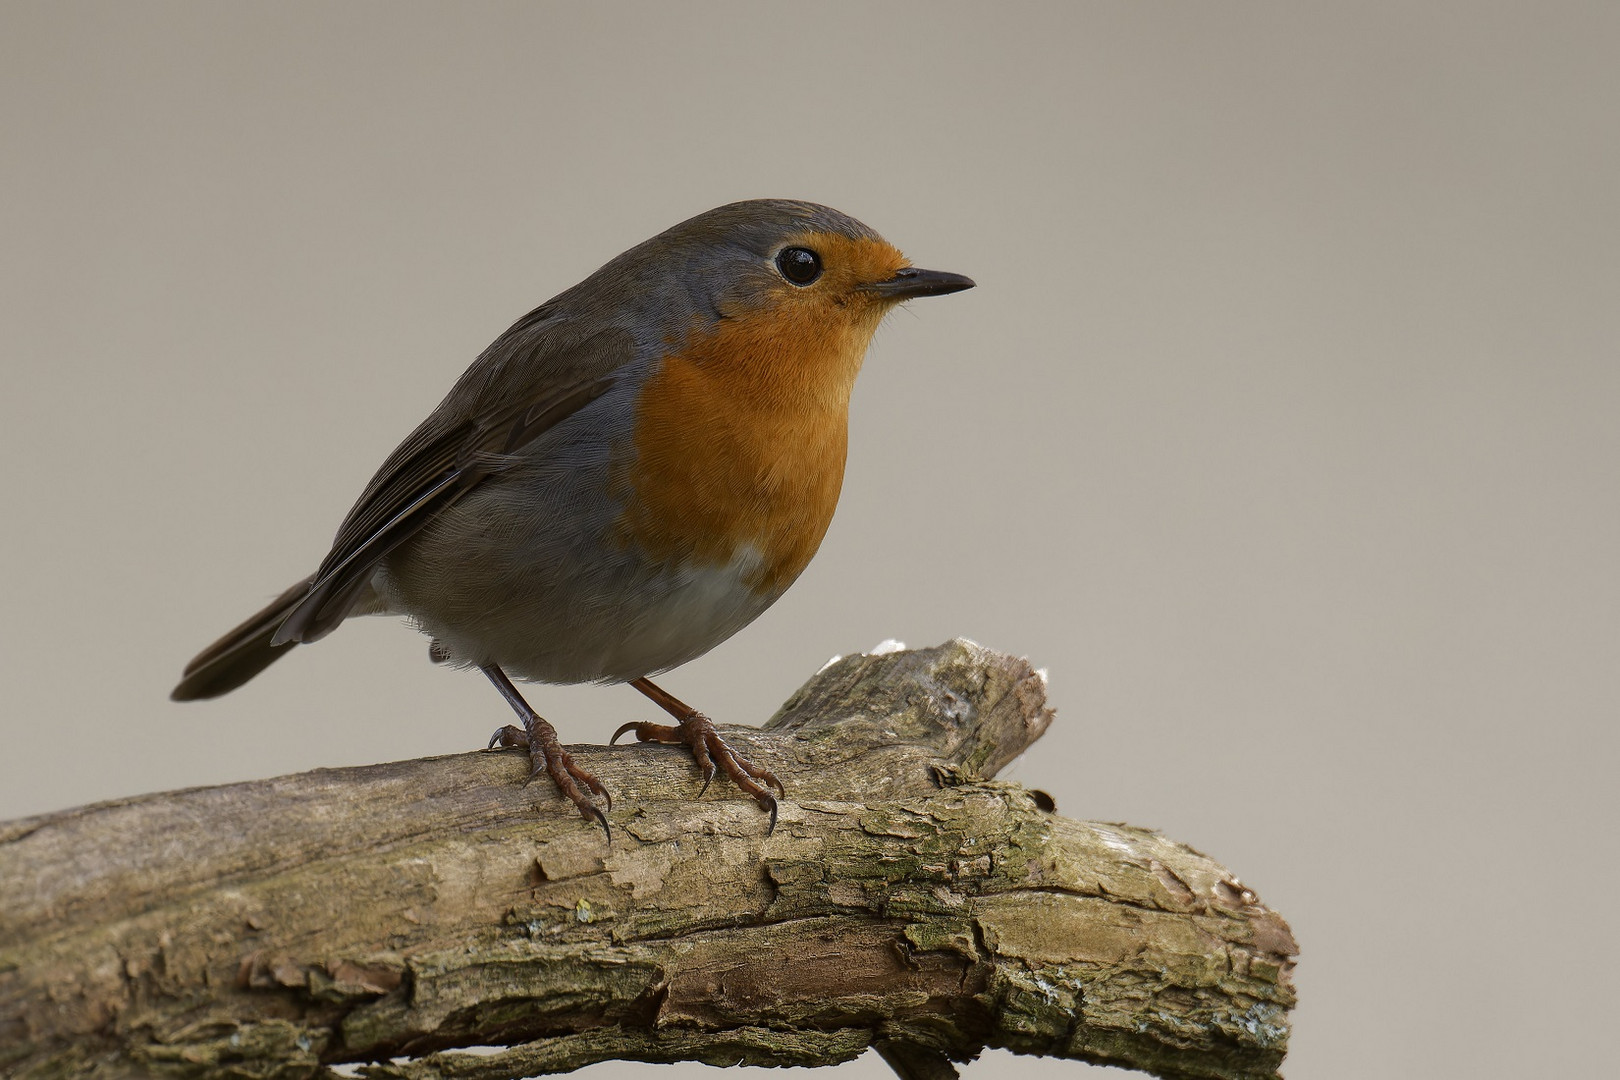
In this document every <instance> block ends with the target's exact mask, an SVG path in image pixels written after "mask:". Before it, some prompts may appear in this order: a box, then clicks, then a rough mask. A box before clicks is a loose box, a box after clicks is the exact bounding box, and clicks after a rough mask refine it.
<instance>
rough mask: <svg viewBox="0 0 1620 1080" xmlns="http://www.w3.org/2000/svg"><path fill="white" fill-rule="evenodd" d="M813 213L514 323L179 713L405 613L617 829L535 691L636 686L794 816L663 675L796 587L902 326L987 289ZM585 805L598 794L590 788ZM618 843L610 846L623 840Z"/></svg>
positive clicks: (601, 278)
mask: <svg viewBox="0 0 1620 1080" xmlns="http://www.w3.org/2000/svg"><path fill="white" fill-rule="evenodd" d="M972 287H973V282H972V281H971V280H969V279H968V278H965V277H963V276H961V275H960V274H950V273H944V272H941V271H936V270H919V269H917V268H915V267H913V266H911V265H910V264H909V262H908V261H907V260H906V257H905V256H904V255H902V254H901V253H900V252H899V251H898V250H897V249H896V248H894V247H892V246H891V245H889V244H888V243H887V242H885V241H884V240H883V238H882V237H880V236H878V234H877V233H875V232H873V231H872V230H871V229H869V228H867V227H866V226H865V225H863V224H861V223H860V222H859V221H856V220H855V219H854V218H851V217H849V216H847V215H845V214H842V213H839V212H838V211H837V210H833V209H831V208H830V207H826V206H819V205H817V204H815V203H808V202H795V201H789V200H782V199H757V200H751V201H747V202H737V203H732V204H730V205H728V206H722V207H719V208H718V209H715V210H710V211H709V212H707V213H704V214H699V215H698V216H697V217H694V218H692V219H690V220H689V221H685V222H682V223H681V224H679V225H676V226H675V227H674V228H672V229H670V230H668V231H667V232H664V233H661V234H660V235H658V236H655V237H653V238H652V239H651V240H648V241H646V242H645V243H642V244H639V245H637V246H636V247H633V248H631V249H630V250H629V251H626V252H625V253H624V254H622V255H620V256H619V257H617V258H616V259H614V260H613V261H611V262H609V263H608V264H607V265H605V266H603V267H602V268H601V269H600V270H598V271H596V273H594V274H592V275H591V276H590V277H588V278H586V279H585V280H584V281H582V282H580V283H579V284H578V285H575V286H574V287H573V288H571V289H569V290H567V291H566V292H563V293H561V294H559V295H558V296H556V297H553V298H552V299H551V300H548V301H547V302H546V303H544V304H541V305H540V306H539V307H537V308H535V309H534V310H533V311H531V312H529V313H528V314H527V315H525V316H523V317H522V318H521V319H519V320H518V321H517V322H515V323H513V324H512V326H511V328H510V329H508V330H507V331H506V332H505V333H504V334H502V335H501V336H500V337H498V338H496V339H495V341H494V343H493V344H491V345H490V346H489V348H487V349H485V350H484V352H483V354H482V355H480V356H479V357H478V359H477V360H475V361H473V363H472V366H471V367H469V368H468V369H467V370H466V372H465V373H464V374H463V375H462V376H461V378H460V379H459V380H457V382H456V384H455V386H454V387H453V388H452V389H451V390H450V393H449V394H448V395H447V396H446V397H445V399H444V400H443V401H442V402H440V403H439V406H438V408H436V409H434V410H433V412H432V413H431V414H430V415H429V416H428V418H427V419H426V420H424V421H423V422H422V423H421V425H420V426H419V427H417V429H416V430H415V431H413V432H412V433H411V434H410V435H409V436H408V437H407V438H406V439H405V441H404V442H403V443H401V444H400V445H399V447H398V449H396V450H395V451H394V452H393V453H392V454H391V455H389V457H388V459H387V460H386V461H384V462H383V465H382V468H380V469H378V470H377V474H376V475H375V476H374V477H372V480H371V483H370V484H368V485H367V486H366V489H365V491H364V492H362V493H361V495H360V499H359V501H358V502H356V503H355V504H354V508H353V509H352V510H350V511H349V515H348V517H347V518H345V519H344V521H343V524H342V525H341V526H340V527H339V528H338V532H337V538H336V539H335V540H334V541H333V543H332V549H331V551H330V552H328V553H327V556H326V559H325V561H323V562H322V563H321V565H320V567H319V569H317V570H316V571H315V573H314V574H312V575H310V576H309V577H308V578H306V579H304V580H303V581H300V582H298V583H297V584H296V585H293V586H292V587H291V588H289V589H288V590H287V591H286V592H284V593H282V594H281V595H280V596H279V597H277V598H276V599H275V600H274V601H272V602H271V603H270V605H269V606H268V607H266V608H265V609H264V610H263V611H260V612H259V613H258V614H256V615H254V616H252V617H251V618H249V619H248V620H247V621H246V622H244V623H242V625H240V626H238V627H237V628H236V629H234V630H232V631H231V632H230V633H228V634H226V635H225V636H224V637H222V638H221V639H220V640H219V641H217V642H215V643H214V644H213V645H210V646H209V647H208V648H207V649H205V650H203V651H202V652H201V653H200V654H198V656H197V657H196V658H195V659H194V660H192V661H191V663H190V664H188V665H187V666H186V669H185V672H184V676H183V677H182V679H181V681H180V684H179V685H178V686H176V687H175V689H174V693H173V694H172V697H173V698H174V699H175V700H176V701H189V700H193V699H197V698H212V697H217V696H219V695H221V694H224V693H227V692H229V691H231V690H234V689H236V688H237V687H238V686H241V685H242V684H243V683H245V682H247V681H248V680H249V679H251V678H253V676H255V675H257V674H258V673H259V672H260V671H262V670H264V668H265V667H267V666H269V665H270V664H271V663H273V662H275V661H276V660H279V659H280V658H281V657H283V656H285V655H287V654H288V653H289V652H291V651H292V650H293V647H294V646H296V645H299V644H302V643H306V642H311V641H318V640H320V639H321V638H323V637H325V636H326V635H327V634H329V633H331V632H332V631H333V630H335V629H336V628H337V627H338V626H339V624H341V623H342V622H343V621H344V620H345V619H348V618H351V617H353V616H357V615H406V616H409V617H410V618H411V619H412V620H413V621H414V622H415V623H416V625H417V626H418V627H420V629H421V630H422V631H423V632H425V633H426V634H428V635H429V636H430V638H431V641H430V643H429V646H428V653H429V656H430V657H431V658H432V659H433V660H434V661H435V662H440V663H444V662H448V663H452V664H455V665H457V666H460V667H476V668H478V670H480V671H482V672H483V673H484V674H485V675H486V676H487V677H488V678H489V680H490V681H491V682H492V683H494V684H495V688H496V689H497V690H499V691H500V692H501V695H502V696H503V697H505V698H506V701H507V703H508V704H509V705H511V707H512V709H513V710H514V711H515V712H516V713H517V715H518V718H519V720H520V721H521V726H518V725H507V726H505V727H503V728H501V729H500V730H498V731H497V732H496V733H495V735H494V736H493V737H492V738H491V739H490V743H489V745H490V746H491V747H492V748H493V747H494V746H496V745H500V746H504V747H518V748H523V749H526V750H527V751H528V754H529V760H530V773H529V779H530V780H533V779H535V778H536V777H538V776H539V775H540V774H541V773H542V772H544V773H546V774H548V775H549V776H550V777H551V779H552V780H553V782H555V784H556V785H557V788H558V789H559V790H560V791H561V792H562V793H563V794H564V795H566V796H567V797H568V798H569V799H570V800H572V801H573V803H574V805H576V806H577V807H579V810H580V813H581V814H582V815H584V817H585V818H586V820H593V819H594V820H596V821H597V822H599V823H600V824H601V825H602V827H603V828H604V829H606V828H607V818H606V816H605V815H604V814H603V812H602V810H601V809H600V808H599V807H598V806H597V804H596V801H595V799H593V798H592V796H596V797H600V799H601V800H602V801H603V802H605V803H606V804H607V806H608V807H609V808H611V806H612V798H611V796H610V795H609V793H608V791H607V789H606V788H605V787H604V786H603V785H602V783H601V782H600V781H599V780H597V778H596V777H595V776H592V775H591V774H590V773H589V772H586V771H585V770H584V769H581V768H580V767H579V766H577V765H576V764H575V763H574V762H573V760H572V759H571V758H570V756H569V755H568V753H567V752H566V751H565V750H564V749H563V748H562V745H561V744H560V743H559V742H558V740H557V732H556V730H555V729H554V728H553V727H552V726H551V724H550V723H548V722H547V721H546V720H545V719H543V718H542V717H541V716H540V715H539V714H538V713H536V712H535V711H534V710H533V709H532V708H530V707H529V704H528V702H526V701H525V700H524V699H523V696H522V695H521V694H519V693H518V689H517V687H516V686H515V685H513V682H512V677H514V676H515V677H517V678H519V679H523V680H528V681H534V682H543V683H586V682H596V683H629V684H630V685H631V686H633V687H635V688H636V689H637V690H639V691H640V692H641V693H643V694H645V695H646V696H647V697H648V698H650V699H651V700H652V701H653V702H655V703H656V704H657V705H658V706H659V707H660V708H662V709H663V710H664V711H666V712H668V713H669V714H670V715H671V716H672V717H674V718H675V720H676V721H677V723H676V725H675V726H669V725H665V724H651V723H632V724H626V725H624V726H623V727H621V728H620V729H619V730H618V731H617V732H615V733H614V736H613V741H617V740H618V738H619V737H620V736H621V735H623V734H625V733H626V732H627V731H634V732H635V735H636V738H637V739H638V740H641V741H644V742H645V741H653V742H660V743H674V744H684V745H685V746H687V747H688V748H689V749H690V750H691V753H692V754H693V756H694V758H695V760H696V762H697V764H698V766H699V767H700V768H701V770H702V772H703V775H704V786H705V788H707V786H708V781H709V780H711V779H712V778H713V777H714V774H715V770H716V769H717V768H718V769H719V771H721V772H724V773H725V774H726V776H728V777H730V778H731V780H732V781H733V782H734V783H736V785H737V786H738V787H739V788H740V789H742V790H743V791H744V792H746V793H747V794H749V795H750V796H752V797H753V798H754V799H755V800H756V801H757V802H758V803H759V804H760V806H761V807H762V808H763V809H766V810H768V811H769V812H770V815H771V817H770V824H771V827H774V826H775V823H776V799H775V797H774V796H773V795H772V794H771V789H773V788H774V789H775V791H776V792H778V793H782V794H784V795H785V792H783V789H782V785H781V783H780V781H778V780H777V779H776V777H775V776H773V775H772V774H771V772H770V771H769V770H767V769H764V768H761V767H760V766H758V765H755V764H754V763H753V762H751V761H749V760H748V759H747V758H745V757H744V756H742V755H741V754H739V753H737V752H736V751H734V750H732V749H731V748H730V747H729V746H728V745H727V744H726V743H725V741H724V740H722V739H721V738H720V736H719V735H718V734H717V733H716V731H715V729H714V725H713V724H712V723H711V722H710V721H709V719H708V717H706V716H704V715H703V714H702V713H701V712H699V711H697V710H696V709H694V708H692V707H691V706H689V705H687V704H685V703H683V702H681V701H679V700H677V699H676V698H675V697H674V696H672V695H671V694H669V693H666V692H665V691H664V690H661V689H660V688H659V687H658V686H656V685H655V684H654V683H653V682H652V681H651V680H650V678H649V676H652V675H657V674H660V673H662V672H665V671H668V670H670V669H671V668H674V667H677V666H679V665H681V664H684V663H686V662H687V661H688V660H692V659H694V658H696V657H698V656H701V655H703V654H704V653H706V652H708V651H709V650H710V649H712V648H714V647H715V646H716V645H718V644H719V643H720V642H722V641H724V640H726V639H727V638H728V637H730V636H731V635H732V634H735V633H736V632H737V631H738V630H740V629H742V628H743V627H744V626H746V625H747V624H748V623H749V622H751V621H752V620H753V619H754V618H755V617H757V616H758V615H759V614H760V613H761V612H763V611H764V610H765V609H766V608H768V607H770V606H771V604H772V603H774V602H775V601H776V599H777V598H778V597H780V596H781V595H782V593H783V592H785V591H786V590H787V588H788V586H789V585H791V584H793V581H794V579H795V578H797V577H798V576H799V574H800V572H802V571H803V570H804V568H805V566H806V564H808V563H809V561H810V558H811V556H813V555H814V554H815V553H816V548H817V547H818V546H819V545H820V544H821V538H822V536H823V535H824V534H825V533H826V531H827V525H828V523H829V522H830V521H831V520H832V515H833V509H834V507H835V506H836V504H837V502H838V491H839V487H840V486H841V484H842V482H843V475H844V457H845V447H846V443H847V439H848V425H849V395H850V390H851V388H852V387H853V386H854V383H855V376H856V374H857V372H859V371H860V367H861V361H862V359H863V358H864V357H865V354H866V347H867V345H868V343H870V341H871V340H872V334H873V332H874V331H876V329H877V326H878V323H879V322H881V321H882V319H883V316H884V315H885V314H887V313H888V312H889V311H891V310H892V309H893V308H894V307H896V306H897V305H898V304H900V303H901V302H902V301H904V300H909V299H911V298H913V297H918V296H940V295H943V294H946V293H953V292H957V291H959V290H962V289H970V288H972ZM586 792H590V794H589V795H587V794H586ZM611 838H612V834H611V832H610V833H609V839H610V840H611Z"/></svg>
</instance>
